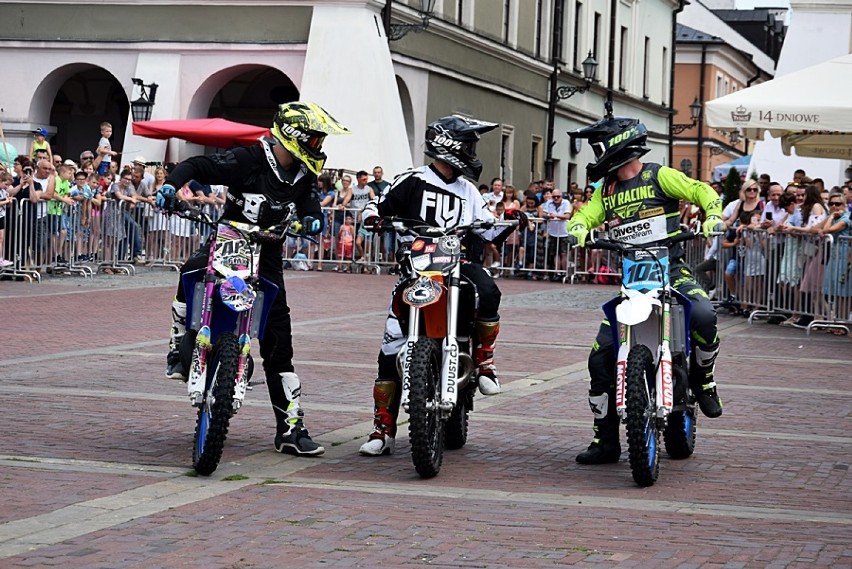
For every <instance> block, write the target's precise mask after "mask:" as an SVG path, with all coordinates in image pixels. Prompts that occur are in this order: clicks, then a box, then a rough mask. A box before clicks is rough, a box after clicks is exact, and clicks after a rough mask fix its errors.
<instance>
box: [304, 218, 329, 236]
mask: <svg viewBox="0 0 852 569" xmlns="http://www.w3.org/2000/svg"><path fill="white" fill-rule="evenodd" d="M324 227H325V219H324V218H322V217H320V218H319V219H317V218H316V217H313V216H310V215H306V216H305V217H303V218H302V231H304V233H305V235H319V234H320V233H322V230H323V228H324Z"/></svg>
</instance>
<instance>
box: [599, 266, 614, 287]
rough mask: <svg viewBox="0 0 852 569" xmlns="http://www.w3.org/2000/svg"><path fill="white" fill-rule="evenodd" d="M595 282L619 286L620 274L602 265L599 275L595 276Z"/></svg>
mask: <svg viewBox="0 0 852 569" xmlns="http://www.w3.org/2000/svg"><path fill="white" fill-rule="evenodd" d="M594 282H596V283H597V284H602V285H611V284H618V274H617V273H616V272H615V271H613V270H612V269H610V268H609V267H608V266H606V265H601V266H600V268H599V269H598V274H597V275H595V281H594Z"/></svg>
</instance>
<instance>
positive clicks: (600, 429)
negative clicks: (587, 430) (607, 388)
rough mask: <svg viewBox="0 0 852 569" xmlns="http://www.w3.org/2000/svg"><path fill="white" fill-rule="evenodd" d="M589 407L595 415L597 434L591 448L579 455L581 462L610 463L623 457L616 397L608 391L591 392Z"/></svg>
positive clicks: (594, 428)
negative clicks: (611, 395)
mask: <svg viewBox="0 0 852 569" xmlns="http://www.w3.org/2000/svg"><path fill="white" fill-rule="evenodd" d="M589 407H591V408H592V413H593V414H594V415H595V424H594V427H592V429H593V430H594V431H595V436H594V438H593V439H592V444H590V445H589V448H587V449H586V450H584V451H583V452H581V453H580V454H578V455H577V462H579V463H580V464H609V463H613V462H618V459H619V457H621V441H620V440H619V436H618V415H617V414H616V412H615V397H610V396H609V394H608V393H597V392H594V391H590V392H589Z"/></svg>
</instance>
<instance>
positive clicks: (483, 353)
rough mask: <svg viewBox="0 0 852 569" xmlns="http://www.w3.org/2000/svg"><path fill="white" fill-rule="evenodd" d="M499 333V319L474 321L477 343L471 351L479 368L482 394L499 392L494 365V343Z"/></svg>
mask: <svg viewBox="0 0 852 569" xmlns="http://www.w3.org/2000/svg"><path fill="white" fill-rule="evenodd" d="M499 333H500V321H499V320H494V321H491V322H485V321H482V320H477V321H476V336H477V338H478V339H479V344H478V345H477V346H476V349H475V350H474V351H473V361H474V363H475V364H476V366H477V367H478V368H479V392H480V393H481V394H483V395H497V394H498V393H500V391H502V390H501V388H500V382H499V381H498V380H497V373H496V372H497V369H496V368H495V367H494V344H496V343H497V335H498V334H499Z"/></svg>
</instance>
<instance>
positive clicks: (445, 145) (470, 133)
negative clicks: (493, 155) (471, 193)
mask: <svg viewBox="0 0 852 569" xmlns="http://www.w3.org/2000/svg"><path fill="white" fill-rule="evenodd" d="M496 127H497V123H493V122H485V121H478V120H476V119H466V118H463V117H457V116H450V117H444V118H441V119H438V120H436V121H434V122H431V123H429V126H427V127H426V150H425V153H426V156H429V157H430V158H434V159H435V160H440V161H442V162H446V163H447V164H449V165H450V166H451V167H452V168H453V170H455V171H457V172H460V173H461V174H464V175H465V176H467V177H468V178H471V179H472V180H474V181H475V180H479V175H480V174H481V173H482V162H480V161H479V160H478V159H477V158H476V143H477V142H478V141H479V137H480V135H481V134H482V133H486V132H488V131H489V130H492V129H494V128H496Z"/></svg>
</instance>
